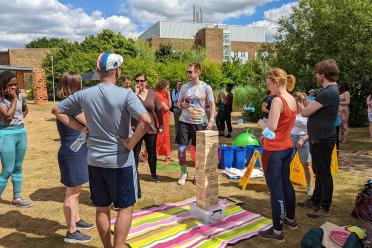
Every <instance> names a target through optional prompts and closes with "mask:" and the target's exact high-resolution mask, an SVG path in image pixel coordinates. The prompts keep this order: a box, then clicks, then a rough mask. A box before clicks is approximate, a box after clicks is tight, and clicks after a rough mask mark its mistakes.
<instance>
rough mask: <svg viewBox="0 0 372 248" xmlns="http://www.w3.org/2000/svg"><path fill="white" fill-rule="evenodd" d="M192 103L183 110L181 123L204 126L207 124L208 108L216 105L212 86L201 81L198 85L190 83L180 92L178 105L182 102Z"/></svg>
mask: <svg viewBox="0 0 372 248" xmlns="http://www.w3.org/2000/svg"><path fill="white" fill-rule="evenodd" d="M184 100H185V101H187V102H189V103H190V107H189V108H187V109H185V108H183V109H182V114H181V116H180V121H182V122H186V123H190V124H203V123H205V122H206V117H207V114H206V112H205V109H206V107H207V106H210V105H214V96H213V91H212V88H211V86H209V85H208V84H206V83H204V82H203V81H199V82H198V83H196V84H193V83H191V82H188V83H187V84H184V85H183V86H182V88H181V90H180V96H179V98H178V103H181V102H182V101H184Z"/></svg>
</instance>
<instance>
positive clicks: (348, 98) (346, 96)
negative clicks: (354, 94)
mask: <svg viewBox="0 0 372 248" xmlns="http://www.w3.org/2000/svg"><path fill="white" fill-rule="evenodd" d="M344 96H345V99H343V100H342V101H340V105H344V106H346V105H349V104H350V93H349V91H346V92H345V93H344Z"/></svg>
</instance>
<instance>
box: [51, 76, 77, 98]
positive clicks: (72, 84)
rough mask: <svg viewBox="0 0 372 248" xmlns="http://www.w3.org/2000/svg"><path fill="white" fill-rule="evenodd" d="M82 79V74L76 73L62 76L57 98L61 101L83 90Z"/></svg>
mask: <svg viewBox="0 0 372 248" xmlns="http://www.w3.org/2000/svg"><path fill="white" fill-rule="evenodd" d="M82 82H83V80H82V78H81V76H80V74H78V73H75V72H65V73H63V74H62V76H61V78H60V80H59V84H58V88H57V96H58V97H59V98H61V99H63V98H66V97H68V96H69V95H71V94H73V93H75V92H76V91H79V90H81V87H82Z"/></svg>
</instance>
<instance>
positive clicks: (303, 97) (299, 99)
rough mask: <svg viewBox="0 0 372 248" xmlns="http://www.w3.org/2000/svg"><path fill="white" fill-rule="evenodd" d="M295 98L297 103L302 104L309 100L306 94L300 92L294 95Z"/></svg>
mask: <svg viewBox="0 0 372 248" xmlns="http://www.w3.org/2000/svg"><path fill="white" fill-rule="evenodd" d="M293 97H294V99H295V100H296V102H302V103H303V102H305V101H306V99H307V97H306V94H305V93H304V92H300V91H297V92H295V93H293Z"/></svg>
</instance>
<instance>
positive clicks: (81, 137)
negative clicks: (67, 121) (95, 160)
mask: <svg viewBox="0 0 372 248" xmlns="http://www.w3.org/2000/svg"><path fill="white" fill-rule="evenodd" d="M84 143H85V133H80V134H79V136H78V137H77V139H76V140H75V141H74V143H72V144H71V145H70V149H71V150H72V151H74V152H77V151H79V150H80V148H81V146H82V145H83V144H84Z"/></svg>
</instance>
